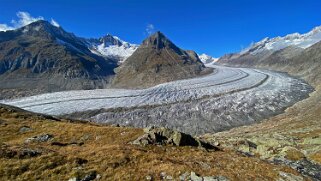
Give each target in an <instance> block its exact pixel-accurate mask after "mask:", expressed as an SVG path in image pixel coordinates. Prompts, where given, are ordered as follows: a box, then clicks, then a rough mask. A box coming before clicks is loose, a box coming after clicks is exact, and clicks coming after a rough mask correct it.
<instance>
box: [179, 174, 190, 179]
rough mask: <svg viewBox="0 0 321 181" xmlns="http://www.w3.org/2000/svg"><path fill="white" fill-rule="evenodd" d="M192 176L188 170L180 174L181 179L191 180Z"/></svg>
mask: <svg viewBox="0 0 321 181" xmlns="http://www.w3.org/2000/svg"><path fill="white" fill-rule="evenodd" d="M190 178H191V176H190V174H189V173H188V172H185V173H183V174H182V175H180V176H179V180H180V181H185V180H190Z"/></svg>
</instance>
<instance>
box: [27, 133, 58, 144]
mask: <svg viewBox="0 0 321 181" xmlns="http://www.w3.org/2000/svg"><path fill="white" fill-rule="evenodd" d="M51 139H53V135H51V134H43V135H38V136H34V137H31V138H27V139H26V140H25V143H31V142H47V141H49V140H51Z"/></svg>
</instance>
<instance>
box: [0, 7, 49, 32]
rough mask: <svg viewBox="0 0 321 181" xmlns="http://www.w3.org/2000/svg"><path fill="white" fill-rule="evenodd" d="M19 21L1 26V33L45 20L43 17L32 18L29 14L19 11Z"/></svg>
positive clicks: (12, 21)
mask: <svg viewBox="0 0 321 181" xmlns="http://www.w3.org/2000/svg"><path fill="white" fill-rule="evenodd" d="M16 15H17V17H18V19H17V20H14V19H13V20H11V22H10V24H0V31H8V30H14V29H17V28H20V27H22V26H26V25H28V24H30V23H33V22H35V21H38V20H44V18H43V17H42V16H39V17H32V16H31V15H30V14H29V13H28V12H23V11H19V12H17V14H16Z"/></svg>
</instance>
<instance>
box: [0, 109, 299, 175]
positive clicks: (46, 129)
mask: <svg viewBox="0 0 321 181" xmlns="http://www.w3.org/2000/svg"><path fill="white" fill-rule="evenodd" d="M0 107H1V108H0V120H1V121H0V122H1V124H0V133H1V135H0V145H1V150H0V180H67V179H69V178H71V177H74V176H83V175H86V174H88V173H89V172H91V171H96V172H97V173H98V174H100V175H101V180H144V179H145V176H146V175H152V176H153V177H154V178H155V179H156V180H159V179H160V176H159V175H160V173H161V172H166V173H167V174H168V175H172V176H174V178H177V177H178V176H179V175H180V174H182V173H184V172H190V171H195V172H196V173H199V174H201V175H207V176H210V175H223V176H226V177H228V178H230V179H231V180H254V179H255V178H257V179H259V180H274V179H276V178H278V177H279V171H280V170H282V171H284V172H287V173H292V174H297V173H296V172H295V171H294V170H292V169H289V168H288V167H285V166H279V165H271V164H268V163H266V162H264V161H261V160H259V159H257V158H250V157H246V156H243V155H241V154H239V153H236V152H234V151H231V150H229V149H225V150H223V151H215V152H214V151H206V150H202V149H197V148H192V147H170V146H147V147H141V146H136V145H131V144H128V143H129V142H130V141H132V140H134V139H136V138H137V137H138V136H140V135H141V134H142V133H143V131H142V130H141V129H136V128H122V127H109V126H99V125H94V124H90V123H83V122H72V121H69V120H52V119H50V118H45V117H43V116H39V115H34V114H31V113H27V112H23V111H21V110H16V109H13V108H8V107H3V106H0ZM22 126H29V127H31V128H32V130H31V131H29V132H25V133H20V132H19V129H20V128H21V127H22ZM40 134H52V135H53V136H54V139H53V140H51V141H49V142H43V143H24V141H25V139H26V138H29V137H32V136H35V135H40ZM52 142H60V143H72V142H74V143H77V144H74V145H68V146H55V145H52V144H51V143H52ZM25 148H30V149H34V150H41V152H42V154H41V155H40V156H36V157H30V158H18V157H17V156H15V157H13V158H8V157H7V156H5V155H6V154H4V153H5V152H10V151H11V152H12V151H17V152H19V151H21V150H22V149H25ZM83 160H87V161H88V162H86V163H81V162H83Z"/></svg>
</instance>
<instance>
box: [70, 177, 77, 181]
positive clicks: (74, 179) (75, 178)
mask: <svg viewBox="0 0 321 181" xmlns="http://www.w3.org/2000/svg"><path fill="white" fill-rule="evenodd" d="M68 181H79V179H78V178H77V177H73V178H70V179H68Z"/></svg>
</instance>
